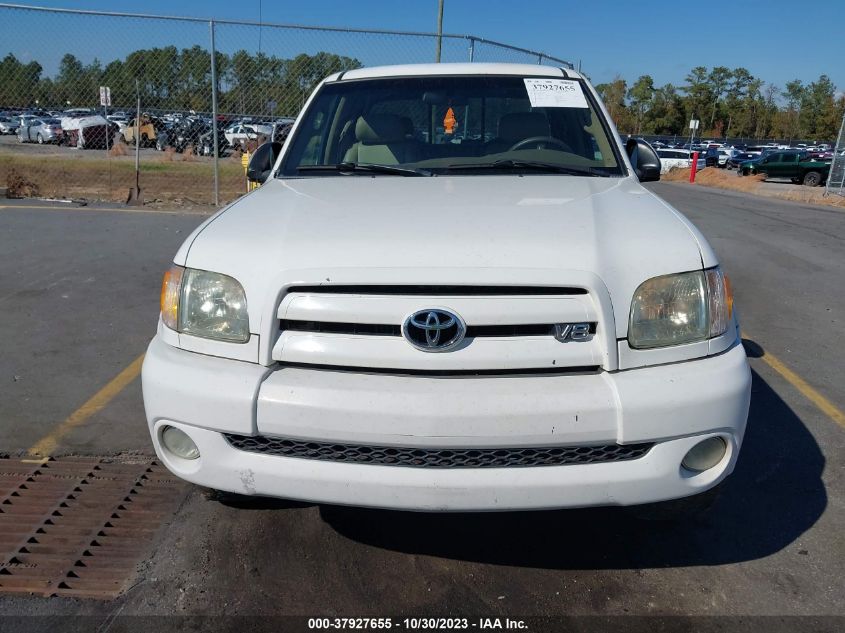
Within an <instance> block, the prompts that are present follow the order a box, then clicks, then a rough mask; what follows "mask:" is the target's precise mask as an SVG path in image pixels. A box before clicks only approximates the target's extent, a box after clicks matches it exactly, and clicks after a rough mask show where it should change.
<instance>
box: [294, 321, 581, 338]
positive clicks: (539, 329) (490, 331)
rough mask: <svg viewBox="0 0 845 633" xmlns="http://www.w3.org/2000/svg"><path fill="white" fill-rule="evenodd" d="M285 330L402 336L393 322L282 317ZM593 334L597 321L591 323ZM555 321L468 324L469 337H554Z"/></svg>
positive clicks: (467, 334) (400, 327)
mask: <svg viewBox="0 0 845 633" xmlns="http://www.w3.org/2000/svg"><path fill="white" fill-rule="evenodd" d="M279 324H280V327H281V329H282V330H288V331H291V332H317V333H321V334H365V335H368V336H402V326H401V325H396V324H391V323H340V322H328V321H294V320H290V319H281V320H280V321H279ZM590 333H591V334H595V333H596V324H595V323H590ZM554 335H555V325H554V323H522V324H516V325H467V329H466V336H467V338H475V337H479V336H497V337H508V336H554Z"/></svg>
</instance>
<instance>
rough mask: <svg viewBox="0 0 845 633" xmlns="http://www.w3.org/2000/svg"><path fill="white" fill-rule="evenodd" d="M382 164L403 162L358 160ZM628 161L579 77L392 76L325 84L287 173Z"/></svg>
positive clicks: (558, 169) (598, 165)
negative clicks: (569, 78) (367, 167)
mask: <svg viewBox="0 0 845 633" xmlns="http://www.w3.org/2000/svg"><path fill="white" fill-rule="evenodd" d="M544 90H549V91H563V92H565V93H566V94H565V95H558V94H553V95H550V94H547V93H545V92H543V91H544ZM529 91H531V96H529ZM373 165H378V166H391V167H394V168H395V167H401V168H402V169H382V170H373V169H360V170H358V169H356V168H357V167H358V166H370V167H372V166H373ZM620 165H621V161H620V158H619V156H618V155H617V153H616V148H615V145H614V143H613V142H612V141H611V140H610V136H609V134H608V130H607V127H606V125H605V124H604V122H603V119H602V117H601V115H600V114H598V113H597V111H596V109H595V104H594V103H593V100H592V97H591V96H590V95H589V93H588V92H587V90H586V88H585V87H584V86H583V84H582V83H581V82H579V81H574V80H564V79H548V78H542V79H540V78H537V79H531V78H528V79H524V78H523V77H518V76H463V77H443V76H434V77H395V78H394V77H389V78H378V79H367V80H353V81H340V82H332V83H328V84H325V85H324V86H323V87H322V88H321V90H320V92H319V94H318V95H317V96H316V97H315V99H314V100H313V102H312V103H311V105H310V106H309V108H308V110H307V111H306V113H305V114H304V118H303V120H302V122H301V124H300V125H299V126H298V128H297V131H296V134H295V137H294V138H293V139H292V141H291V145H290V146H289V151H288V152H287V153H286V156H285V159H284V162H283V164H282V168H281V169H280V171H279V173H280V175H282V176H288V177H289V176H326V175H328V176H332V175H334V176H338V175H350V174H351V173H364V174H366V175H368V176H372V175H385V176H387V175H438V174H440V173H449V174H450V175H466V174H473V173H486V172H488V171H489V172H494V171H497V172H499V173H501V170H502V169H504V170H508V171H518V172H530V173H538V172H540V171H548V172H550V173H566V174H574V175H584V176H609V175H622V174H623V171H622V168H621V166H620Z"/></svg>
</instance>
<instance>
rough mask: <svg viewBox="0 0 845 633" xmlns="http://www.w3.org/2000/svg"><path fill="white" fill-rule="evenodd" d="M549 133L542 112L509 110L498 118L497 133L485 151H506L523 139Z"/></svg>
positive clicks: (549, 130) (495, 152) (547, 123)
mask: <svg viewBox="0 0 845 633" xmlns="http://www.w3.org/2000/svg"><path fill="white" fill-rule="evenodd" d="M551 133H552V131H551V128H550V127H549V120H548V118H546V115H545V114H543V113H542V112H510V113H508V114H505V115H503V116H502V117H501V118H500V119H499V130H498V134H497V136H496V138H495V139H493V140H492V141H490V142H489V143H488V145H487V152H488V153H489V154H497V153H499V152H506V151H507V150H508V149H510V148H511V147H512V146H513V145H514V144H516V143H518V142H519V141H521V140H523V139H526V138H531V137H532V136H550V135H551Z"/></svg>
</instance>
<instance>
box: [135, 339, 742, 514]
mask: <svg viewBox="0 0 845 633" xmlns="http://www.w3.org/2000/svg"><path fill="white" fill-rule="evenodd" d="M332 385H334V386H335V388H334V391H332ZM750 387H751V377H750V372H749V369H748V364H747V362H746V359H745V353H744V351H743V349H742V347H741V345H739V344H738V343H737V344H736V345H734V346H733V347H731V348H730V349H729V350H728V351H726V352H724V353H722V354H719V355H717V356H712V357H709V358H705V359H700V360H696V361H689V362H684V363H675V364H671V365H663V366H657V367H649V368H641V369H635V370H628V371H622V372H615V373H614V372H603V373H599V374H591V375H580V376H568V375H560V376H537V375H534V376H510V377H507V378H505V377H484V378H465V377H462V378H441V379H428V378H422V377H419V376H392V375H387V376H386V375H372V374H355V373H350V372H324V371H319V370H290V369H288V368H285V369H280V370H274V368H267V367H262V366H259V365H256V364H253V363H245V362H239V361H232V360H227V359H221V358H215V357H211V356H205V355H201V354H195V353H192V352H186V351H183V350H180V349H177V348H174V347H172V346H170V345H168V344H166V343H164V342H163V341H162V340H160V339H159V338H158V337H156V338H155V339H154V340H153V342H152V343H151V344H150V347H149V350H148V352H147V356H146V359H145V361H144V369H143V389H144V403H145V407H146V411H147V418H148V424H149V428H150V432H151V436H152V439H153V443H154V446H155V450H156V453H157V454H158V456H159V458H160V459H161V460H162V462H163V463H164V464H165V465H166V466H167V467H168V468H169V469H170V470H171V471H172V472H173V473H175V474H176V475H178V476H180V477H182V478H184V479H186V480H188V481H191V482H194V483H197V484H199V485H203V486H208V487H211V488H216V489H220V490H226V491H231V492H237V493H241V494H251V495H252V494H254V495H267V496H278V497H284V498H290V499H301V500H307V501H314V502H321V503H336V504H346V505H360V506H369V507H380V508H396V509H406V510H449V511H461V510H516V509H543V508H563V507H584V506H595V505H634V504H641V503H650V502H655V501H662V500H668V499H674V498H679V497H684V496H689V495H692V494H696V493H698V492H703V491H704V490H707V489H708V488H711V487H712V486H714V485H716V484H717V483H719V482H720V481H721V480H722V479H724V478H725V477H726V476H727V475H729V474H730V473H731V472H732V470H733V468H734V465H735V463H736V459H737V456H738V454H739V448H740V445H741V443H742V436H743V433H744V430H745V423H746V418H747V414H748V404H749V398H750ZM444 396H446V397H444ZM367 412H369V414H368V413H367ZM444 416H446V417H444ZM555 420H556V422H555ZM165 425H170V426H175V427H178V428H180V429H182V430H183V431H185V432H186V433H187V434H188V435H189V436H190V437H191V438H192V439H193V440H194V442H195V443H196V445H197V447H198V448H199V451H200V457H199V458H198V459H195V460H190V461H188V460H184V459H181V458H179V457H176V456H175V455H173V454H172V453H170V452H169V451H167V450H166V449H165V448H164V447H163V446H162V444H161V430H162V427H163V426H165ZM259 430H260V432H261V433H264V434H267V435H281V436H287V437H298V438H303V439H314V440H318V439H322V440H332V441H337V442H340V441H345V442H353V443H358V444H370V443H372V444H380V445H384V444H387V445H391V444H392V445H394V446H428V447H432V446H433V447H452V446H464V447H466V446H479V447H481V446H485V447H491V446H492V447H495V446H502V447H504V446H511V447H512V446H538V445H542V446H571V445H594V444H599V443H602V442H609V443H619V444H630V443H636V442H654V444H655V445H654V447H653V448H652V449H651V450H650V451H649V452H648V453H647V454H646V455H644V456H643V457H640V458H638V459H633V460H630V461H619V462H607V463H593V464H586V465H565V466H536V467H511V468H456V469H440V468H409V467H401V466H388V465H373V464H349V463H338V462H330V461H316V460H311V459H302V458H291V457H279V456H273V455H266V454H260V453H254V452H246V451H241V450H238V449H236V448H234V447H232V446H231V445H230V444H229V443H228V442H227V441H226V439H225V438H224V436H223V432H229V433H237V434H246V435H249V434H257V433H258V432H259ZM713 435H718V436H721V437H722V438H724V440H725V442H726V444H727V452H726V454H725V456H724V458H723V459H722V460H721V462H720V463H719V464H717V465H716V466H714V467H713V468H710V469H709V470H706V471H704V472H702V473H698V474H694V473H691V472H689V471H687V470H686V469H684V468H683V467H681V460H682V459H683V457H684V455H685V454H686V452H687V451H688V450H689V449H690V448H692V447H693V446H694V445H695V444H696V443H698V442H700V441H701V440H703V439H705V438H707V437H710V436H713Z"/></svg>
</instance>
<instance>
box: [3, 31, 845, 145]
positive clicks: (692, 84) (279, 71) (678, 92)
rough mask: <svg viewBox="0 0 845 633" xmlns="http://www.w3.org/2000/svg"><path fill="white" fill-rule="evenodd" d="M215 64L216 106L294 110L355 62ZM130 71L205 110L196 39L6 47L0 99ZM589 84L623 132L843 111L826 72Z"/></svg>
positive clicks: (147, 87) (259, 57)
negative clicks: (54, 60)
mask: <svg viewBox="0 0 845 633" xmlns="http://www.w3.org/2000/svg"><path fill="white" fill-rule="evenodd" d="M215 66H216V71H217V82H218V86H217V88H218V110H219V111H220V112H231V113H244V114H260V115H276V116H294V115H295V114H296V113H297V112H298V111H299V109H300V108H301V107H302V104H303V103H304V102H305V100H306V99H307V97H308V95H309V94H310V93H311V90H312V89H313V88H314V86H315V85H316V84H317V83H318V82H319V81H320V80H321V79H323V78H324V77H326V76H327V75H329V74H331V73H334V72H338V71H342V70H351V69H353V68H359V67H360V66H361V63H360V62H359V61H358V60H357V59H354V58H351V57H344V56H341V55H336V54H333V53H327V52H319V53H316V54H314V55H307V54H304V53H303V54H300V55H297V56H296V57H293V58H291V59H284V58H280V57H276V56H274V55H267V54H265V53H257V54H252V53H249V52H247V51H245V50H240V51H237V52H235V53H233V54H232V55H227V54H226V53H221V52H219V51H218V52H217V53H216V54H215ZM136 78H137V79H138V81H139V91H140V95H141V102H142V106H143V107H144V108H146V109H152V108H157V109H162V110H175V111H188V110H195V111H198V112H200V111H202V112H209V111H211V54H210V53H209V51H207V50H205V49H204V48H202V47H201V46H193V47H191V48H183V49H181V50H180V49H177V48H176V47H175V46H166V47H164V48H151V49H143V50H138V51H135V52H133V53H130V54H129V55H127V56H126V58H125V59H122V60H114V61H112V62H109V63H108V64H106V65H105V66H103V64H102V63H101V62H100V61H99V60H96V59H95V60H94V61H93V62H91V63H90V64H83V63H82V62H81V61H80V60H79V59H78V58H77V57H76V56H74V55H72V54H70V53H68V54H66V55H64V57H62V59H61V62H60V63H59V69H58V72H57V73H56V75H55V76H54V77H48V76H45V75H44V72H43V68H42V66H41V64H39V63H38V62H36V61H31V62H28V63H23V62H21V61H20V60H18V59H17V58H16V57H15V56H14V55H12V54H11V53H10V54H8V55H6V57H5V58H4V59H2V60H0V108H4V107H5V108H11V107H18V108H21V107H33V106H35V105H39V106H40V107H44V108H65V107H68V105H70V106H72V107H96V106H98V105H99V90H98V89H99V86H109V87H110V88H111V93H112V103H113V104H114V105H115V106H116V107H122V108H126V107H130V106H131V105H132V104H134V103H135V94H136V92H135V80H136ZM596 89H597V90H598V92H599V94H600V95H601V96H602V99H603V100H604V102H605V104H606V106H607V108H608V110H609V112H610V115H611V117H612V118H613V120H614V122H615V123H616V126H617V128H618V129H619V131H620V132H622V133H623V134H634V135H644V134H645V135H667V136H686V135H688V134H689V121H690V119H693V118H695V119H698V120H699V121H700V122H701V124H700V125H701V127H700V128H699V130H698V134H697V135H698V136H699V137H702V136H707V137H713V138H721V137H731V138H736V137H744V138H760V139H763V138H778V139H786V140H794V139H816V140H831V139H834V138H835V137H836V135H837V133H838V131H839V126H840V123H841V121H842V115H843V112H845V95H842V94H839V95H838V96H837V89H836V86H835V85H834V84H833V82H832V81H831V80H830V78H829V77H828V76H827V75H821V76H819V78H818V79H817V80H816V81H813V82H810V83H804V82H802V81H801V80H799V79H795V80H793V81H790V82H787V84H786V85H785V86H784V87H783V88H780V87H778V86H776V85H775V84H771V83H766V82H765V81H763V80H762V79H760V78H757V77H754V76H753V75H752V74H751V73H750V72H749V71H748V70H747V69H745V68H734V69H730V68H727V67H724V66H716V67H714V68H711V69H708V68H707V67H705V66H696V67H695V68H693V69H692V70H691V71H690V72H689V73H688V74H687V76H686V79H685V83H684V84H683V85H680V86H675V85H673V84H671V83H667V84H665V85H663V86H655V83H654V79H653V78H652V77H651V76H650V75H642V76H640V77H638V78H637V80H636V81H635V82H634V83H633V84H631V85H628V82H627V81H626V80H625V79H623V78H622V77H620V76H617V77H615V78H614V79H613V81H611V82H609V83H602V84H598V85H597V86H596Z"/></svg>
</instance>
